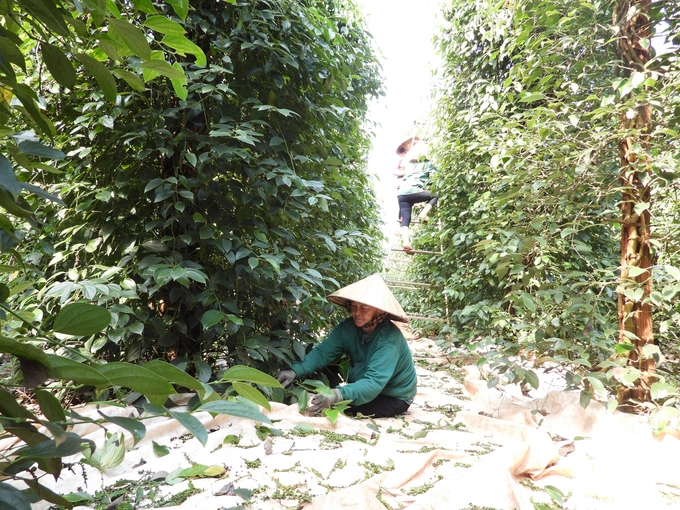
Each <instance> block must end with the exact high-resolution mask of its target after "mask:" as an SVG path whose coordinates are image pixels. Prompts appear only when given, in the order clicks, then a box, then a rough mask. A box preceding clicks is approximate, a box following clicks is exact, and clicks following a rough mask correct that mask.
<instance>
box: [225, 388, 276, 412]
mask: <svg viewBox="0 0 680 510" xmlns="http://www.w3.org/2000/svg"><path fill="white" fill-rule="evenodd" d="M231 385H232V387H233V388H234V390H235V391H236V393H238V394H239V395H241V396H242V397H245V398H247V399H248V400H250V401H251V402H255V403H256V404H258V405H260V406H262V407H264V408H265V409H267V410H268V411H271V410H272V407H271V405H270V404H269V401H268V400H267V397H265V396H264V395H263V394H262V393H261V392H260V391H259V390H257V389H256V388H253V387H252V386H250V385H249V384H244V383H242V382H238V381H234V382H232V383H231Z"/></svg>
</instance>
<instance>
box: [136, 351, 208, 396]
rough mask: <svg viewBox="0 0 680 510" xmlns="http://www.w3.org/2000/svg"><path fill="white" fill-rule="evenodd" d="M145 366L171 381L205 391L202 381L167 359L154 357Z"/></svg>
mask: <svg viewBox="0 0 680 510" xmlns="http://www.w3.org/2000/svg"><path fill="white" fill-rule="evenodd" d="M144 368H146V369H147V370H151V371H152V372H153V373H154V374H157V375H159V376H160V377H162V378H163V379H165V380H167V381H169V382H171V383H174V384H178V385H180V386H183V387H185V388H189V389H192V390H196V391H197V392H199V393H203V392H204V388H203V385H202V384H201V382H200V381H197V380H196V379H194V378H193V377H191V376H190V375H189V374H187V373H186V372H185V371H183V370H180V369H179V368H177V367H176V366H174V365H171V364H170V363H166V362H165V361H161V360H159V359H154V360H151V361H149V362H148V363H146V364H145V365H144Z"/></svg>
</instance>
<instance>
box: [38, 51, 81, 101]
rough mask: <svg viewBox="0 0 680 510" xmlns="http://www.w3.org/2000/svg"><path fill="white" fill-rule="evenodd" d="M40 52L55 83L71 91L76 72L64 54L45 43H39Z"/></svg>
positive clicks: (74, 82)
mask: <svg viewBox="0 0 680 510" xmlns="http://www.w3.org/2000/svg"><path fill="white" fill-rule="evenodd" d="M40 51H42V56H43V62H45V65H46V66H47V70H48V71H49V72H50V74H51V75H52V77H53V78H54V79H55V80H56V82H57V83H58V84H59V85H61V86H62V87H66V88H67V89H70V90H73V87H74V86H75V84H76V70H75V69H74V68H73V64H72V63H71V61H70V60H69V59H68V57H66V55H64V52H63V51H61V50H60V49H59V48H57V47H56V46H53V45H51V44H49V43H46V42H43V43H40Z"/></svg>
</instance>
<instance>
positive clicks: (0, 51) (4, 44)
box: [0, 37, 49, 72]
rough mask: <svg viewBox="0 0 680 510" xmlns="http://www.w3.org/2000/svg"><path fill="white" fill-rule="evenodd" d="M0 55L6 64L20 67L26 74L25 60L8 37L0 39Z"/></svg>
mask: <svg viewBox="0 0 680 510" xmlns="http://www.w3.org/2000/svg"><path fill="white" fill-rule="evenodd" d="M0 55H1V56H2V57H3V58H4V59H5V61H6V62H11V63H12V64H15V65H17V66H19V67H21V69H23V71H24V72H26V60H25V59H24V55H23V53H22V52H21V50H20V49H19V48H18V47H17V45H16V44H15V43H14V41H12V40H11V39H9V38H8V37H0ZM48 69H49V66H48Z"/></svg>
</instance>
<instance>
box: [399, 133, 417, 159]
mask: <svg viewBox="0 0 680 510" xmlns="http://www.w3.org/2000/svg"><path fill="white" fill-rule="evenodd" d="M419 140H420V138H418V137H417V136H410V137H408V138H407V139H406V140H404V141H403V142H401V143H400V144H399V145H398V146H397V151H396V152H397V156H403V155H404V154H406V153H407V152H408V151H410V150H411V147H412V146H414V145H415V144H417V143H418V141H419Z"/></svg>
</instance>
